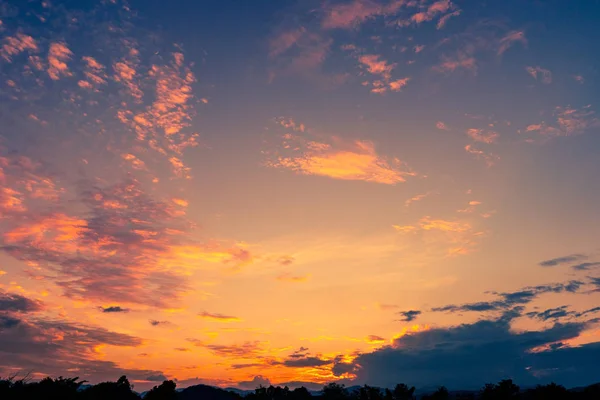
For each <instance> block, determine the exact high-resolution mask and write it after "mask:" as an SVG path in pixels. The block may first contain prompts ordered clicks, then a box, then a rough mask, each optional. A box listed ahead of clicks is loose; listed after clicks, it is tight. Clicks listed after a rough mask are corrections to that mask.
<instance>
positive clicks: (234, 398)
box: [0, 376, 600, 400]
mask: <svg viewBox="0 0 600 400" xmlns="http://www.w3.org/2000/svg"><path fill="white" fill-rule="evenodd" d="M142 399H143V400H242V399H244V400H450V399H454V400H562V399H565V400H600V383H598V384H595V385H590V386H587V387H579V388H573V389H570V390H567V389H566V388H564V387H563V386H560V385H557V384H554V383H551V384H548V385H542V386H537V387H535V388H530V389H525V390H521V388H519V386H517V385H516V384H514V383H513V381H512V380H510V379H507V380H503V381H500V382H499V383H497V384H486V385H485V386H484V387H483V388H481V389H480V390H478V391H448V390H447V389H446V388H445V387H440V388H437V389H436V390H432V391H430V392H429V393H423V394H417V393H416V391H415V388H414V387H409V386H407V385H404V384H398V385H396V387H394V388H393V389H385V388H384V389H382V388H378V387H373V386H367V385H364V386H352V387H349V388H346V387H344V385H339V384H336V383H330V384H327V385H325V386H324V387H323V390H321V391H320V392H317V393H315V392H313V393H311V392H310V391H309V390H307V389H306V388H304V387H301V388H296V389H294V390H290V389H289V388H288V387H287V386H286V387H283V388H282V387H279V386H277V387H275V386H269V387H258V388H256V389H255V390H253V391H245V390H241V389H237V388H228V389H221V388H217V387H214V386H208V385H195V386H190V387H187V388H184V389H177V385H176V383H175V382H174V381H164V382H163V383H162V384H160V385H157V386H155V387H154V388H152V389H151V390H148V391H146V392H143V393H141V394H138V393H136V392H135V391H134V390H133V385H131V384H130V383H129V380H128V379H127V378H126V377H125V376H122V377H121V378H119V379H118V380H117V381H116V382H102V383H98V384H96V385H88V384H86V382H85V381H80V380H79V378H63V377H59V378H57V379H52V378H45V379H42V380H41V381H38V382H33V381H29V380H27V379H20V380H17V379H15V378H8V379H0V400H142Z"/></svg>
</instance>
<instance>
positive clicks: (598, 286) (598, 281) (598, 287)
mask: <svg viewBox="0 0 600 400" xmlns="http://www.w3.org/2000/svg"><path fill="white" fill-rule="evenodd" d="M590 283H591V284H592V285H594V286H596V289H595V290H594V291H595V292H598V291H600V278H592V277H590Z"/></svg>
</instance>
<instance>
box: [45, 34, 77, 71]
mask: <svg viewBox="0 0 600 400" xmlns="http://www.w3.org/2000/svg"><path fill="white" fill-rule="evenodd" d="M72 55H73V52H71V50H69V48H68V47H67V45H66V44H65V43H63V42H55V43H51V44H50V49H49V50H48V75H49V76H50V79H52V80H54V81H57V80H59V79H60V77H61V75H62V76H66V77H69V76H71V75H72V74H71V72H70V71H69V67H68V65H67V62H68V61H69V60H70V59H71V56H72Z"/></svg>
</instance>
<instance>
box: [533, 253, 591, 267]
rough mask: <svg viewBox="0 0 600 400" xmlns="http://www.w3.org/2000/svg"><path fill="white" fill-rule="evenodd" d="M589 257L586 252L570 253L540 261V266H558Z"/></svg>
mask: <svg viewBox="0 0 600 400" xmlns="http://www.w3.org/2000/svg"><path fill="white" fill-rule="evenodd" d="M586 258H587V256H586V255H584V254H570V255H568V256H564V257H557V258H552V259H550V260H545V261H541V262H540V264H539V265H540V266H542V267H556V266H557V265H561V264H567V263H572V262H574V261H579V260H585V259H586Z"/></svg>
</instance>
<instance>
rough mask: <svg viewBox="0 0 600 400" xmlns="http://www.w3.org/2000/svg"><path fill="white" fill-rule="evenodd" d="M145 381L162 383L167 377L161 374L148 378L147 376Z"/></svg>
mask: <svg viewBox="0 0 600 400" xmlns="http://www.w3.org/2000/svg"><path fill="white" fill-rule="evenodd" d="M145 380H147V381H151V382H164V381H166V380H167V377H166V376H164V375H163V374H158V375H150V376H147V377H146V379H145Z"/></svg>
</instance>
